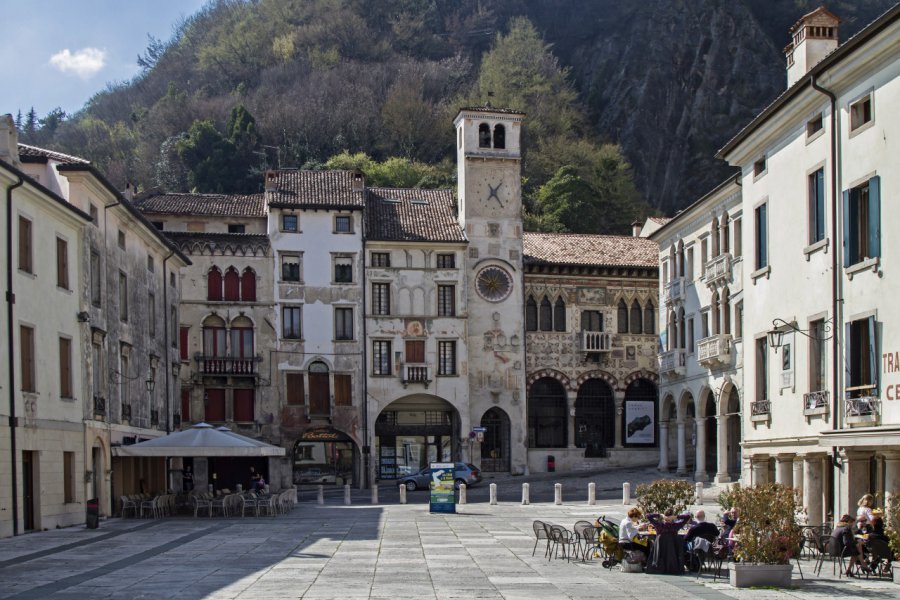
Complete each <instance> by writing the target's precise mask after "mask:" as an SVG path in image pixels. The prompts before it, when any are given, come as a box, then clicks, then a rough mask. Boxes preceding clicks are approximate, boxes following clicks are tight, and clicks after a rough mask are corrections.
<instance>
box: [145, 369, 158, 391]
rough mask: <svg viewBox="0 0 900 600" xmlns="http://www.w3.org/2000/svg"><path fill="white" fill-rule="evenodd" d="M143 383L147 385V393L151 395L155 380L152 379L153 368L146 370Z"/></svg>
mask: <svg viewBox="0 0 900 600" xmlns="http://www.w3.org/2000/svg"><path fill="white" fill-rule="evenodd" d="M144 385H145V386H147V394H149V395H150V396H153V389H154V388H155V387H156V380H155V379H153V369H151V370H149V371H147V380H146V381H144Z"/></svg>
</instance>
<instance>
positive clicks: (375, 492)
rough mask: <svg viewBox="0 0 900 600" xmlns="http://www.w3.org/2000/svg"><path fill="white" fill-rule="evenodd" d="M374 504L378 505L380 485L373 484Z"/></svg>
mask: <svg viewBox="0 0 900 600" xmlns="http://www.w3.org/2000/svg"><path fill="white" fill-rule="evenodd" d="M372 504H378V484H377V483H373V484H372Z"/></svg>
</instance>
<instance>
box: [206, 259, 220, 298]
mask: <svg viewBox="0 0 900 600" xmlns="http://www.w3.org/2000/svg"><path fill="white" fill-rule="evenodd" d="M206 299H207V300H210V301H212V302H218V301H220V300H221V299H222V272H221V271H220V270H219V268H218V267H213V268H212V269H210V270H209V273H207V274H206Z"/></svg>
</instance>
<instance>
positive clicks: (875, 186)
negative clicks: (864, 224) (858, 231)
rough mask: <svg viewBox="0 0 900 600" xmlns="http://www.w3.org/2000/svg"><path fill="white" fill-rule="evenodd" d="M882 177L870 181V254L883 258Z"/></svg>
mask: <svg viewBox="0 0 900 600" xmlns="http://www.w3.org/2000/svg"><path fill="white" fill-rule="evenodd" d="M880 196H881V177H879V176H877V175H876V176H875V177H873V178H872V179H870V180H869V223H868V225H869V254H870V255H871V256H872V257H873V258H874V257H876V256H881V198H880Z"/></svg>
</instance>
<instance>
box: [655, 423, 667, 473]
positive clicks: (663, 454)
mask: <svg viewBox="0 0 900 600" xmlns="http://www.w3.org/2000/svg"><path fill="white" fill-rule="evenodd" d="M657 468H658V469H659V470H660V471H668V470H669V422H668V421H661V422H660V423H659V466H658V467H657Z"/></svg>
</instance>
